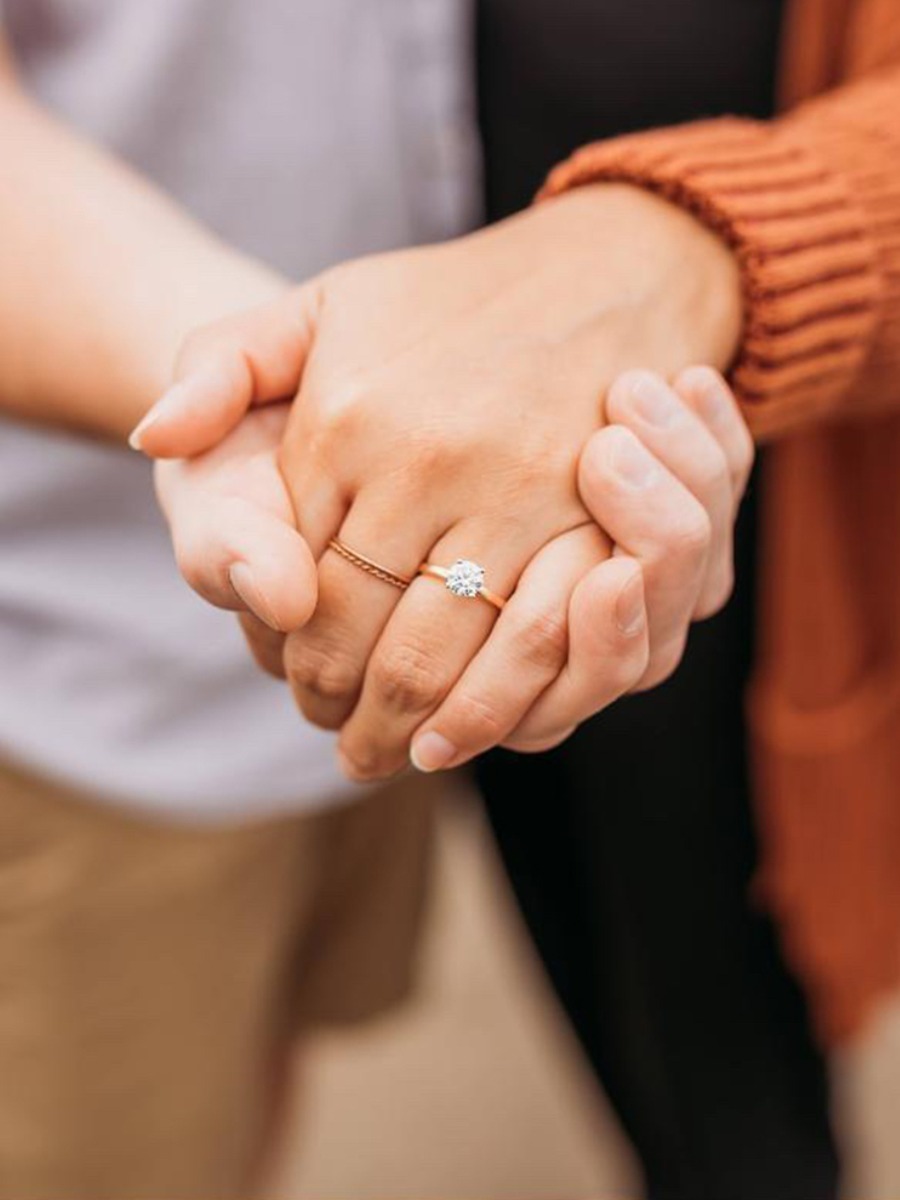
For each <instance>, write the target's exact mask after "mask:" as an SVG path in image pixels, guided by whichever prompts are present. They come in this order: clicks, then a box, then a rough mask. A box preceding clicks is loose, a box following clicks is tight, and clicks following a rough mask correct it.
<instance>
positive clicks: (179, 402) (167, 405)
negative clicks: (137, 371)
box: [128, 379, 194, 450]
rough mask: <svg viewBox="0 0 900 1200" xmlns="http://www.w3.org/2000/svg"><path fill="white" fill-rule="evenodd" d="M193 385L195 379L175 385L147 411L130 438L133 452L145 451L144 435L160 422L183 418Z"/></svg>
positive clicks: (184, 380) (129, 441) (129, 442)
mask: <svg viewBox="0 0 900 1200" xmlns="http://www.w3.org/2000/svg"><path fill="white" fill-rule="evenodd" d="M193 383H194V380H193V379H183V380H182V381H181V382H180V383H175V384H173V385H172V387H170V388H169V390H168V391H167V392H164V393H163V395H162V396H161V397H160V398H159V400H157V401H156V403H155V404H154V405H153V407H152V408H150V409H148V410H147V412H146V414H145V415H144V417H143V419H142V420H141V421H139V422H138V423H137V425H135V427H134V429H133V430H132V431H131V435H130V437H129V438H128V445H129V446H130V447H131V448H132V450H141V449H143V446H142V442H143V438H144V434H145V433H146V432H147V430H148V429H151V428H152V427H153V426H154V425H156V424H157V422H158V421H161V420H164V419H166V418H168V417H174V416H181V414H182V413H183V411H184V402H185V400H186V399H187V398H188V397H189V396H190V393H191V390H192V385H193Z"/></svg>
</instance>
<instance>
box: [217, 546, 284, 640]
mask: <svg viewBox="0 0 900 1200" xmlns="http://www.w3.org/2000/svg"><path fill="white" fill-rule="evenodd" d="M228 578H229V580H230V581H231V586H232V587H233V588H234V590H235V592H237V594H238V597H239V598H240V599H241V600H242V601H243V602H244V604H246V605H247V607H248V608H249V609H250V611H251V612H252V613H254V614H255V615H256V616H257V617H259V619H260V620H261V621H265V623H266V624H267V625H268V626H269V628H270V629H274V630H275V632H276V633H282V632H283V630H281V629H280V628H279V626H278V622H277V621H276V620H275V617H274V616H273V614H272V610H271V608H270V607H269V602H268V600H267V599H266V598H265V596H264V595H263V593H262V592H261V591H260V590H259V587H258V586H257V583H256V580H255V579H254V578H253V572H252V571H251V570H250V568H249V567H248V566H247V564H246V563H240V562H239V563H233V564H232V565H231V566H230V567H229V568H228Z"/></svg>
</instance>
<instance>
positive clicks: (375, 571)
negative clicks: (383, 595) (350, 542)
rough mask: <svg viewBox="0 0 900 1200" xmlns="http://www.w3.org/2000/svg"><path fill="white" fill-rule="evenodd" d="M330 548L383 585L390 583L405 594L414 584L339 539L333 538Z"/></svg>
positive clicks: (329, 544)
mask: <svg viewBox="0 0 900 1200" xmlns="http://www.w3.org/2000/svg"><path fill="white" fill-rule="evenodd" d="M328 546H329V548H330V549H331V550H333V551H334V552H335V554H339V555H340V556H341V558H344V559H346V560H347V562H348V563H352V564H353V566H354V567H359V569H360V571H365V572H366V574H367V575H372V576H373V577H374V578H375V579H380V580H381V582H382V583H389V584H390V585H391V587H395V588H399V589H400V591H401V592H405V591H406V589H407V588H408V587H409V585H410V584H411V583H412V580H411V579H407V578H406V576H405V575H398V574H397V572H396V571H391V570H389V569H388V568H387V567H382V566H381V565H380V564H379V563H377V562H373V561H372V559H371V558H366V556H365V555H364V554H360V553H359V551H358V550H353V549H351V547H350V546H347V545H345V544H344V543H343V542H340V541H338V539H337V538H332V539H331V541H330V542H329V543H328Z"/></svg>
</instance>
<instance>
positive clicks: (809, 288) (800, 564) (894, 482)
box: [545, 0, 900, 1040]
mask: <svg viewBox="0 0 900 1200" xmlns="http://www.w3.org/2000/svg"><path fill="white" fill-rule="evenodd" d="M781 80H782V86H781V97H782V110H783V113H782V115H781V116H780V117H778V118H777V119H776V120H774V121H771V122H768V123H762V122H755V121H746V120H739V119H735V118H723V119H720V120H713V121H704V122H699V123H696V124H692V125H686V126H681V127H678V128H673V129H663V130H655V131H652V132H649V133H643V134H635V135H629V136H627V137H622V138H617V139H613V140H610V141H607V142H600V143H597V144H595V145H591V146H587V147H585V148H583V149H582V150H579V151H578V152H577V153H576V154H575V155H574V156H573V157H572V158H571V159H570V160H569V161H568V162H566V163H563V164H562V165H561V166H559V167H558V168H557V169H556V170H555V171H554V172H553V174H552V175H551V177H550V180H549V181H548V184H547V188H546V190H545V194H550V195H552V194H555V193H558V192H560V191H562V190H564V189H566V188H571V187H574V186H577V185H579V184H583V183H588V182H593V181H596V180H622V181H628V182H632V183H635V184H639V185H641V186H644V187H648V188H651V189H653V190H654V191H656V192H658V193H660V194H661V195H663V196H666V197H667V198H669V199H670V200H672V201H674V202H675V203H677V204H680V205H683V206H684V207H685V208H688V209H690V210H691V211H692V212H693V213H694V214H695V215H696V216H697V217H699V218H700V219H701V220H702V221H704V222H706V223H707V224H709V225H710V226H711V227H712V228H714V229H716V230H717V231H718V232H719V233H720V234H721V235H722V237H724V238H725V239H726V240H727V241H728V242H729V243H730V244H731V246H732V247H733V248H734V251H735V253H736V255H737V256H738V259H739V261H740V263H741V266H742V271H743V283H744V296H745V324H744V336H743V344H742V346H741V348H740V351H739V355H738V358H737V361H736V363H735V365H734V367H733V370H732V380H733V383H734V385H735V387H736V389H737V391H738V394H739V396H740V398H741V401H742V404H743V409H744V413H745V415H746V417H747V420H748V421H749V423H750V425H751V428H752V429H753V430H754V432H755V433H756V434H757V435H758V436H760V437H763V438H766V439H767V440H770V441H772V443H773V445H772V447H771V449H770V452H769V459H768V474H767V479H766V488H765V493H764V515H763V546H762V554H761V564H762V572H763V578H762V594H761V599H760V603H761V606H762V607H761V621H760V626H761V629H760V636H761V650H760V654H759V660H758V663H757V669H756V675H755V682H754V684H753V686H752V689H751V695H750V702H749V716H750V726H751V731H752V737H753V741H754V761H755V767H756V780H755V782H756V791H757V799H758V809H759V814H760V821H761V827H762V832H763V843H764V854H763V863H762V868H761V872H760V878H759V880H758V887H759V896H760V897H761V899H762V900H763V901H764V902H765V903H766V904H768V905H769V906H770V907H771V908H772V909H773V911H774V912H775V913H776V915H777V916H778V917H779V919H780V921H781V927H782V931H783V936H784V944H785V947H786V950H787V953H788V955H789V957H790V959H791V961H792V963H793V964H794V966H795V968H796V969H797V970H798V972H799V973H800V974H801V976H802V978H803V979H804V980H805V982H806V984H807V985H808V989H809V992H810V996H811V999H812V1001H813V1008H814V1013H815V1016H816V1020H817V1025H818V1028H819V1031H820V1033H821V1035H822V1036H823V1038H826V1039H829V1040H834V1039H837V1038H841V1037H844V1036H846V1035H847V1034H849V1033H852V1032H853V1031H855V1030H856V1029H857V1028H858V1027H859V1026H860V1024H861V1022H862V1020H863V1019H864V1017H865V1016H866V1015H867V1014H868V1012H869V1011H870V1010H871V1008H872V1004H873V1002H874V1001H875V1000H876V999H878V998H880V997H881V996H883V995H884V993H885V992H886V991H887V990H888V989H890V988H893V987H895V986H896V985H897V984H898V983H900V2H898V0H792V3H790V4H789V6H788V11H787V16H786V27H785V31H784V39H783V54H782V72H781Z"/></svg>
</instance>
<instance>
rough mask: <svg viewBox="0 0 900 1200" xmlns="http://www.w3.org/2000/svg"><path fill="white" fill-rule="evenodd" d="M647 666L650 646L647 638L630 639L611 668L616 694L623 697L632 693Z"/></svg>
mask: <svg viewBox="0 0 900 1200" xmlns="http://www.w3.org/2000/svg"><path fill="white" fill-rule="evenodd" d="M623 636H624V635H623ZM649 666H650V646H649V643H648V641H647V638H646V637H642V638H639V639H635V638H631V639H630V641H629V644H628V646H627V647H625V648H623V652H622V653H621V654H620V655H619V656H618V658H617V660H616V661H615V663H614V665H613V668H612V674H613V678H614V682H615V684H616V691H617V693H618V694H619V695H620V696H624V695H626V694H627V693H628V692H632V691H634V689H635V688H636V687H638V685H639V684H640V683H641V682H642V680H643V679H644V677H645V675H646V674H647V671H648V669H649Z"/></svg>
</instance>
